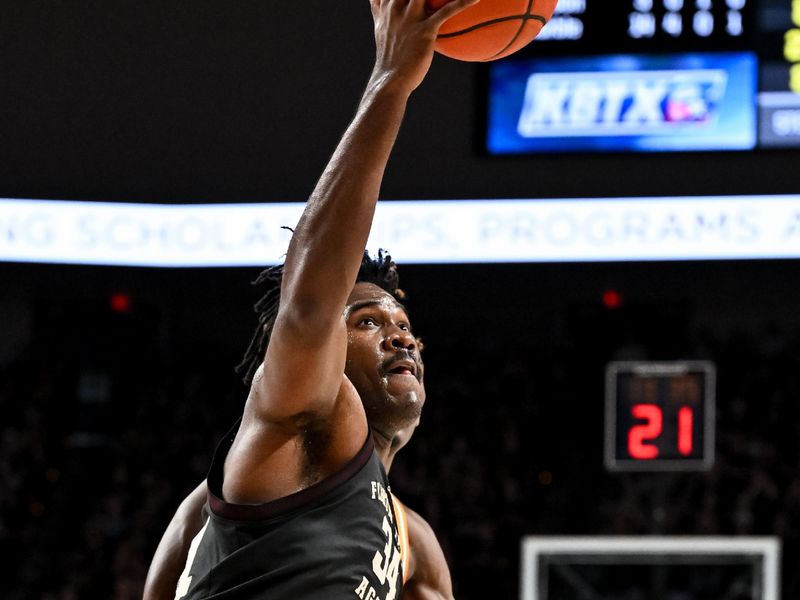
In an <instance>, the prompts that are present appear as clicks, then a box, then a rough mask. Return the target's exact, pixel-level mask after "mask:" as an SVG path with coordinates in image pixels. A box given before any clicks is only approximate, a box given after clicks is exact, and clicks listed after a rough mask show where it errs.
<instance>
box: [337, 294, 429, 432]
mask: <svg viewBox="0 0 800 600" xmlns="http://www.w3.org/2000/svg"><path fill="white" fill-rule="evenodd" d="M345 319H346V321H347V363H346V366H345V374H346V375H347V377H348V378H349V379H350V381H351V382H352V383H353V385H354V386H355V388H356V390H357V391H358V393H359V395H360V396H361V399H362V401H363V402H364V407H365V409H366V410H367V417H368V418H369V419H370V423H371V424H372V425H373V427H375V424H374V423H373V421H372V418H371V416H372V415H371V414H370V413H371V411H380V413H381V415H382V417H383V418H389V419H391V420H392V421H395V420H402V421H408V420H409V419H411V418H414V417H416V418H418V417H419V411H420V410H421V408H422V404H423V403H424V401H425V389H424V386H423V384H422V373H423V365H422V361H421V359H420V355H419V346H418V343H417V340H416V338H415V337H414V334H413V333H412V331H411V322H410V321H409V318H408V314H407V313H406V311H405V309H404V308H403V306H402V305H401V304H399V303H398V302H397V300H395V299H394V297H393V296H392V295H391V294H389V293H387V292H385V291H384V290H382V289H381V288H379V287H378V286H376V285H374V284H371V283H357V284H356V285H355V287H354V288H353V291H352V292H351V294H350V298H349V299H348V301H347V308H346V309H345ZM392 424H393V425H399V423H392Z"/></svg>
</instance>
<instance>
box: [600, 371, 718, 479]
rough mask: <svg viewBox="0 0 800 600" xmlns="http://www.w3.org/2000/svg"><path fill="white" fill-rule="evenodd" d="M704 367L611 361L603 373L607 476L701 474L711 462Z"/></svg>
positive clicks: (709, 388)
mask: <svg viewBox="0 0 800 600" xmlns="http://www.w3.org/2000/svg"><path fill="white" fill-rule="evenodd" d="M714 388H715V369H714V366H713V365H712V364H711V363H709V362H704V361H687V362H614V363H611V364H610V365H608V367H607V370H606V424H605V435H606V448H605V463H606V467H607V468H608V469H609V470H611V471H704V470H708V469H710V468H711V467H712V466H713V463H714Z"/></svg>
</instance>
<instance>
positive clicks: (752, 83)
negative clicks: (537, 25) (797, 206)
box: [485, 0, 800, 154]
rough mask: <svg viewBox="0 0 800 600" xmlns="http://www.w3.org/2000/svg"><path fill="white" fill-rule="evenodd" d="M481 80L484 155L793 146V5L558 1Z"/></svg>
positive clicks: (796, 20)
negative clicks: (527, 40) (531, 34)
mask: <svg viewBox="0 0 800 600" xmlns="http://www.w3.org/2000/svg"><path fill="white" fill-rule="evenodd" d="M488 71H489V77H488V79H489V84H488V86H487V98H488V102H487V103H486V105H487V107H488V111H487V115H486V116H487V118H486V132H485V133H486V136H485V139H486V144H485V149H486V150H487V151H488V152H489V153H490V154H515V153H516V154H519V153H530V152H552V151H567V152H569V151H605V150H612V151H686V150H752V149H755V148H800V0H612V1H609V0H605V1H603V0H559V3H558V5H557V7H556V12H555V14H554V15H553V17H552V19H551V20H550V22H549V23H548V24H547V25H546V26H545V27H544V29H543V30H542V32H541V33H540V35H539V37H538V38H537V39H536V40H535V41H534V42H533V43H532V44H530V45H529V46H528V47H526V48H525V49H523V50H522V51H520V52H519V53H517V54H515V55H513V56H511V57H509V58H507V59H505V60H501V61H497V62H496V63H491V64H490V65H489V66H488Z"/></svg>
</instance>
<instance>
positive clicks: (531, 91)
mask: <svg viewBox="0 0 800 600" xmlns="http://www.w3.org/2000/svg"><path fill="white" fill-rule="evenodd" d="M727 82H728V74H727V73H726V71H724V70H723V69H695V70H670V71H666V70H662V71H609V72H605V73H596V72H595V73H591V72H586V73H536V74H534V75H531V76H530V77H529V78H528V83H527V86H526V88H525V98H524V101H523V106H522V112H521V113H520V117H519V122H518V124H517V132H518V133H519V135H521V136H522V137H527V138H534V137H550V136H556V135H557V136H619V135H647V134H663V133H668V132H669V131H674V130H676V129H680V130H684V131H685V130H686V129H687V128H689V129H694V128H698V127H702V128H706V127H708V126H709V125H711V124H713V122H714V119H715V117H716V113H717V109H718V106H719V104H720V102H721V101H722V99H723V98H724V96H725V89H726V86H727Z"/></svg>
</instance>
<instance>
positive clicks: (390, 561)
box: [372, 517, 400, 600]
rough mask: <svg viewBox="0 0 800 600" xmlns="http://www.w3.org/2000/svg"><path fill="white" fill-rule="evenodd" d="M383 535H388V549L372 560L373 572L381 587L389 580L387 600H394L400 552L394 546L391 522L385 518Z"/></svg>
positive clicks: (377, 554)
mask: <svg viewBox="0 0 800 600" xmlns="http://www.w3.org/2000/svg"><path fill="white" fill-rule="evenodd" d="M383 533H385V534H386V547H385V548H384V549H383V554H381V551H380V550H378V551H377V552H376V553H375V556H374V557H373V558H372V570H373V571H375V575H377V576H378V581H380V582H381V585H383V584H385V583H386V580H387V579H388V580H389V591H388V592H386V600H394V597H395V596H396V595H397V571H398V569H399V568H400V552H399V551H398V550H397V549H396V548H395V546H394V543H393V542H394V539H393V536H392V527H391V525H389V520H388V519H387V518H386V517H383Z"/></svg>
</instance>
